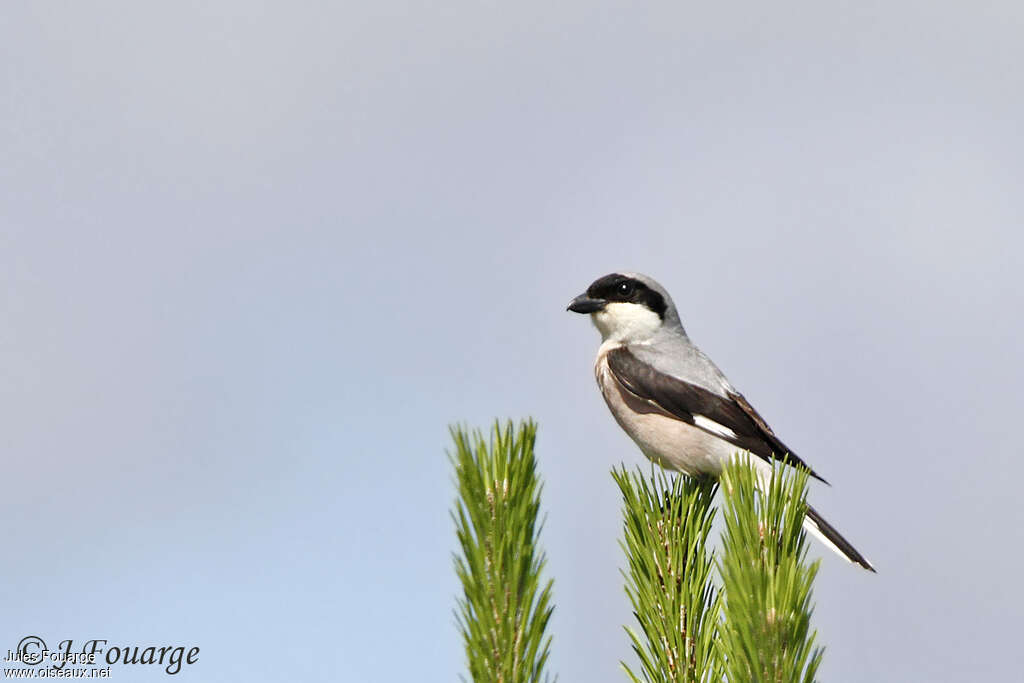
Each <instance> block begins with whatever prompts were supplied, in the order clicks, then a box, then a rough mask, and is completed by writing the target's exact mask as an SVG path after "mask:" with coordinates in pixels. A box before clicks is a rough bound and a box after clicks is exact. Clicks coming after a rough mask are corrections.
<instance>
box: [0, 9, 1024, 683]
mask: <svg viewBox="0 0 1024 683" xmlns="http://www.w3.org/2000/svg"><path fill="white" fill-rule="evenodd" d="M3 15H4V16H3V19H2V22H0V122H2V129H0V152H2V161H0V316H2V318H0V320H2V325H0V415H2V429H0V448H2V455H3V475H2V480H3V485H2V492H3V493H2V498H0V515H2V528H0V532H2V534H3V539H4V540H3V548H4V552H3V555H4V559H3V561H2V566H3V572H2V576H3V580H2V582H0V599H2V604H3V618H2V623H0V650H2V651H6V650H7V649H8V648H13V647H14V645H15V644H16V643H17V641H18V640H19V639H20V638H21V637H22V636H23V635H26V634H29V633H33V634H37V635H40V636H42V637H43V638H45V639H47V640H48V641H50V643H51V645H52V644H54V643H55V642H56V641H58V640H60V639H63V638H74V639H76V641H83V640H86V639H89V638H106V639H109V640H110V641H111V644H112V645H113V644H138V645H143V646H145V645H147V644H157V645H162V644H184V645H199V646H200V647H201V655H200V661H199V663H198V664H196V665H194V666H193V667H192V668H190V669H188V670H186V671H185V672H183V673H182V674H179V676H181V678H182V679H183V680H186V679H187V680H196V681H199V680H202V681H228V680H246V681H277V680H281V679H289V680H318V681H319V680H322V681H337V680H344V681H357V682H361V681H412V680H417V681H418V680H427V681H450V680H454V679H455V677H456V674H457V673H458V672H459V671H460V670H461V667H462V652H461V649H460V643H459V640H458V637H457V634H456V630H455V627H454V624H453V618H452V614H451V609H452V607H453V604H454V596H455V595H456V592H457V586H456V583H455V581H454V577H453V573H452V571H451V567H450V562H451V559H450V552H451V550H452V549H453V538H452V533H451V528H450V527H451V525H450V521H449V518H448V513H447V509H448V506H449V504H450V502H451V498H452V488H451V484H450V479H449V472H448V463H447V461H446V459H445V456H444V449H445V447H446V445H447V432H446V425H447V424H448V423H450V422H453V421H465V422H467V423H469V424H474V425H484V424H486V423H487V422H488V421H489V420H490V419H491V418H492V417H494V416H526V415H533V416H535V417H536V418H537V419H538V420H539V422H540V440H539V455H540V460H541V467H542V471H543V475H544V477H545V479H546V482H547V485H546V489H545V493H546V498H545V507H546V509H547V511H548V520H547V526H546V528H545V532H544V541H545V545H546V547H547V549H548V553H549V556H550V565H549V567H550V574H551V576H553V577H554V579H555V581H556V588H555V590H556V594H555V595H556V602H557V611H556V613H555V618H554V621H553V624H552V630H553V633H554V635H555V642H554V655H553V660H552V664H553V670H554V671H557V672H558V673H559V674H560V675H561V680H563V681H621V680H624V678H623V676H622V674H621V673H620V672H619V671H618V670H617V669H618V664H617V662H618V660H619V659H620V658H629V657H630V656H631V655H630V653H629V650H628V646H627V640H626V637H625V635H624V634H623V633H622V630H621V624H623V623H628V622H630V619H631V617H630V615H629V611H628V607H627V602H626V599H625V596H624V594H623V592H622V589H621V577H620V576H619V573H618V572H619V567H620V566H621V564H622V560H621V557H620V551H619V548H618V546H617V538H618V535H619V517H618V516H619V502H618V499H617V496H616V492H615V488H614V485H613V483H612V481H611V479H610V477H609V476H608V470H609V468H610V467H611V466H612V465H614V464H616V463H619V462H622V461H625V462H627V463H640V462H643V461H642V459H641V456H640V454H639V453H638V452H637V451H636V449H635V448H634V447H633V446H632V444H631V443H630V442H629V441H628V439H627V438H626V437H625V436H624V435H622V434H621V433H620V432H619V430H618V428H617V427H616V426H615V424H614V423H613V421H612V420H611V419H610V418H609V416H608V415H607V413H606V410H605V408H604V406H603V404H602V401H601V399H600V397H599V395H598V392H597V390H596V388H595V386H594V382H593V379H592V376H591V359H592V356H593V353H594V351H595V350H596V347H597V342H598V339H597V333H596V332H595V331H594V330H593V329H591V327H590V325H589V324H588V323H587V321H586V320H584V319H582V318H580V317H577V316H572V315H570V314H567V313H565V312H564V307H565V304H566V302H567V301H568V299H569V298H570V297H571V296H573V295H575V294H577V293H578V292H579V291H581V290H582V289H583V288H584V287H585V286H586V285H587V284H588V283H589V282H590V281H591V280H592V279H594V278H595V277H597V276H599V275H602V274H604V273H606V272H609V271H611V270H615V269H621V268H630V269H636V270H642V271H644V272H648V273H650V274H652V275H654V276H655V277H657V278H658V279H660V280H661V281H662V282H663V283H664V284H665V285H666V286H667V287H668V288H669V290H670V291H671V292H673V294H674V295H675V298H676V301H677V303H678V306H679V309H680V311H681V314H682V316H683V319H684V321H685V322H686V324H687V327H688V329H689V331H690V333H691V335H692V336H693V337H694V338H695V340H696V341H697V342H698V343H699V344H701V345H702V346H703V347H704V348H705V350H707V351H708V352H709V353H710V354H711V355H712V357H714V358H715V359H716V361H717V362H718V364H719V365H720V366H721V367H722V368H723V369H724V370H725V372H726V373H727V374H729V376H730V378H731V379H732V380H733V382H734V383H735V384H736V385H737V386H738V387H739V388H740V389H741V390H742V391H743V392H744V393H745V394H746V395H747V396H748V398H750V399H751V400H752V402H753V403H754V404H755V405H756V406H757V407H758V408H759V409H760V411H761V412H762V413H763V414H764V415H765V416H766V417H767V419H768V420H769V421H770V422H771V423H772V424H773V426H774V427H775V428H776V431H778V432H779V433H780V434H781V435H782V437H783V438H784V439H785V440H786V442H787V443H789V444H791V445H793V447H794V448H795V449H796V450H797V451H798V452H799V453H801V454H802V455H803V456H804V457H805V458H807V459H808V460H809V461H810V462H811V463H812V464H813V465H814V466H815V467H816V468H817V469H818V470H819V471H820V472H821V473H822V474H823V475H824V476H825V477H827V478H828V479H830V480H831V481H832V482H833V483H834V485H835V486H834V488H833V489H824V488H818V489H816V490H815V491H814V493H813V498H814V501H815V504H816V505H817V506H818V507H819V508H820V509H821V510H822V511H823V512H825V513H826V514H827V516H828V517H829V518H830V519H832V520H833V521H834V522H835V523H836V525H837V526H839V527H840V528H841V529H842V530H843V531H844V532H846V533H847V534H848V536H849V537H850V538H851V539H852V540H853V541H854V542H855V543H856V544H857V545H858V546H859V547H860V548H862V549H863V551H864V552H865V553H866V554H867V555H868V557H870V558H871V559H872V560H873V561H874V562H875V563H876V564H877V566H878V568H879V574H878V575H877V576H874V575H869V574H868V573H866V572H862V571H860V570H857V569H855V568H852V567H850V566H848V565H846V564H844V563H843V562H842V561H841V560H838V559H836V558H834V557H832V556H826V557H825V558H824V562H823V566H822V571H821V574H820V578H819V581H818V584H817V592H816V597H817V613H816V618H817V625H818V628H819V630H820V633H821V637H822V639H823V641H824V642H825V643H826V644H827V645H828V651H827V654H826V659H825V664H824V668H823V670H822V679H823V680H827V681H876V680H891V681H910V680H928V681H966V680H993V681H994V680H1011V679H1013V678H1014V677H1015V676H1017V675H1019V666H1018V665H1019V661H1020V646H1019V643H1018V640H1019V637H1020V623H1021V618H1022V613H1024V597H1022V593H1021V588H1020V575H1021V571H1022V569H1024V567H1022V552H1021V549H1020V545H1021V538H1022V532H1021V524H1022V522H1024V513H1022V511H1021V506H1020V505H1019V503H1018V502H1017V498H1018V495H1019V494H1018V483H1017V482H1018V481H1019V479H1020V477H1021V474H1022V472H1024V465H1022V464H1021V460H1020V457H1019V456H1020V451H1021V449H1020V446H1019V442H1018V438H1019V437H1018V435H1017V431H1018V430H1017V425H1018V421H1019V419H1020V418H1019V415H1018V411H1019V409H1020V407H1021V404H1022V396H1021V390H1020V387H1021V385H1022V383H1024V372H1022V367H1024V365H1022V362H1021V351H1020V342H1019V340H1018V336H1019V335H1020V333H1021V329H1022V324H1021V310H1022V305H1024V300H1022V299H1024V297H1022V288H1021V285H1020V281H1019V274H1018V272H1017V270H1018V269H1019V267H1020V264H1021V261H1022V260H1021V248H1022V247H1024V239H1022V237H1021V222H1022V218H1024V193H1022V191H1021V185H1022V179H1024V133H1022V131H1024V126H1022V125H1021V121H1022V120H1024V88H1022V85H1024V83H1022V76H1021V64H1022V63H1024V40H1022V37H1024V10H1022V9H1021V5H1020V4H1019V3H1009V2H979V3H969V4H968V3H941V2H940V3H936V2H896V3H894V2H861V3H834V2H826V3H821V2H797V3H792V2H789V3H768V4H765V3H737V2H724V3H715V4H714V5H713V6H710V5H708V4H707V3H704V4H696V3H678V2H673V3H647V4H644V3H639V4H638V3H636V2H597V3H595V2H566V3H549V2H543V3H542V2H530V1H527V2H516V3H495V2H466V1H464V0H456V1H455V2H449V3H440V4H438V3H417V2H394V1H383V2H372V3H370V2H366V3H358V4H356V3H329V2H307V3H273V2H256V1H253V0H248V1H247V2H218V3H210V2H198V1H184V2H175V3H159V4H158V3H137V2H127V1H121V2H90V3H74V2H65V3H60V2H43V1H39V2H32V3H8V4H7V6H5V8H4V10H3ZM814 553H815V555H820V554H822V549H821V548H820V547H819V546H815V548H814ZM113 679H114V680H123V681H127V680H132V681H134V680H154V681H155V680H165V675H164V674H163V673H161V672H160V671H159V670H157V668H156V667H154V668H153V669H150V670H145V671H139V670H124V669H123V668H122V669H117V668H115V670H114V672H113Z"/></svg>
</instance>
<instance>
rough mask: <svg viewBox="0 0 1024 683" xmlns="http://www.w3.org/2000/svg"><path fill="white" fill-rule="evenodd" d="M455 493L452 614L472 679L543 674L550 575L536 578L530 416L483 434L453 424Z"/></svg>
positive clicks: (540, 559) (539, 561)
mask: <svg viewBox="0 0 1024 683" xmlns="http://www.w3.org/2000/svg"><path fill="white" fill-rule="evenodd" d="M451 434H452V439H453V440H454V442H455V453H454V454H449V458H450V460H451V462H452V465H453V466H454V468H455V483H456V487H457V491H458V498H457V499H456V501H455V505H454V507H453V509H452V519H453V520H454V522H455V530H456V534H457V536H458V539H459V546H460V548H461V554H458V553H456V554H455V555H454V558H453V559H454V562H455V571H456V573H457V574H458V576H459V579H460V580H461V582H462V588H463V597H462V598H461V599H460V600H459V601H458V609H457V611H456V620H457V622H458V625H459V630H460V631H461V633H462V639H463V643H464V645H465V648H466V657H467V660H468V666H469V673H470V676H471V678H472V680H473V681H474V683H521V682H523V683H525V682H530V683H533V682H537V681H548V680H550V679H549V676H548V675H547V673H546V672H545V665H546V664H547V660H548V656H549V653H550V647H551V637H550V636H545V629H546V628H547V625H548V621H549V620H550V618H551V613H552V612H553V611H554V606H553V605H552V603H551V590H552V581H551V580H548V581H543V580H542V578H541V573H542V570H543V569H544V564H545V557H544V553H543V552H542V551H541V550H540V549H539V542H538V540H539V539H538V537H539V534H540V525H539V524H538V513H539V511H540V492H541V483H540V479H539V478H538V476H537V471H536V464H537V463H536V457H535V456H534V451H533V448H534V442H535V439H536V434H537V426H536V424H534V423H533V422H532V421H526V422H524V423H522V424H520V425H519V427H518V429H515V428H514V427H513V424H512V423H511V422H507V423H506V424H505V425H504V427H502V426H501V425H500V424H498V423H497V422H495V424H494V426H493V428H492V429H491V433H490V438H489V440H485V439H484V437H483V435H482V434H481V433H480V432H478V431H477V432H474V433H472V434H469V433H468V432H467V431H466V430H465V429H462V428H460V427H452V428H451Z"/></svg>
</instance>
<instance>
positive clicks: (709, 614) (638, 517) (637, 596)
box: [612, 468, 722, 683]
mask: <svg viewBox="0 0 1024 683" xmlns="http://www.w3.org/2000/svg"><path fill="white" fill-rule="evenodd" d="M612 476H613V477H614V478H615V481H616V482H617V483H618V485H619V488H620V489H621V491H622V498H623V513H624V522H623V530H624V534H625V537H624V540H623V541H622V542H621V544H622V548H623V550H624V551H625V552H626V555H627V557H628V559H629V571H628V573H627V572H623V575H624V576H625V579H626V593H627V595H628V596H629V600H630V602H631V603H632V605H633V614H634V616H635V617H636V620H637V622H638V623H639V626H640V632H639V633H638V632H637V631H635V630H634V629H632V628H629V627H626V632H627V633H628V634H629V638H630V640H631V641H632V645H633V651H634V652H636V654H637V656H638V657H639V658H640V665H641V668H640V672H639V675H638V674H637V673H635V672H634V671H633V670H632V669H630V668H629V666H628V665H627V664H626V663H625V662H623V663H622V667H623V669H624V670H625V672H626V674H627V675H628V676H629V678H630V679H631V680H632V681H634V683H639V682H640V681H647V682H649V683H655V682H657V683H661V682H669V681H671V682H673V683H675V682H683V681H685V682H687V683H689V682H694V683H696V682H698V681H720V680H721V679H722V674H721V672H720V670H719V663H718V660H717V657H716V656H715V654H716V653H715V651H714V640H715V635H716V632H717V626H718V618H719V609H720V606H719V600H718V597H717V596H716V592H715V590H714V586H713V585H712V578H711V575H712V569H713V566H714V559H713V556H712V553H711V551H710V550H709V548H708V534H709V533H710V532H711V523H712V520H713V518H714V514H715V510H714V508H713V507H712V505H711V501H712V498H713V497H714V495H715V489H716V488H717V487H716V485H715V484H714V483H713V482H711V481H708V480H695V479H691V478H689V477H685V476H675V477H668V476H667V475H666V474H665V472H664V471H662V470H659V471H657V472H654V473H652V475H651V476H650V477H649V478H648V477H646V476H644V475H643V474H642V473H639V472H627V471H626V470H625V469H624V468H623V469H616V470H613V471H612Z"/></svg>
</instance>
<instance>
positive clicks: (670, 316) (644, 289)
mask: <svg viewBox="0 0 1024 683" xmlns="http://www.w3.org/2000/svg"><path fill="white" fill-rule="evenodd" d="M566 310H569V311H573V312H574V313H589V314H590V318H591V320H593V321H594V326H595V327H597V329H598V330H599V331H600V332H601V338H602V339H603V340H604V341H608V340H612V341H618V342H623V343H635V342H644V341H647V340H649V339H650V338H652V337H653V336H654V335H655V334H656V333H658V332H659V331H660V330H662V329H663V328H665V327H671V328H678V329H679V331H680V332H681V331H682V326H681V325H680V323H679V316H678V314H677V313H676V307H675V305H674V304H673V303H672V297H670V296H669V295H668V292H666V291H665V288H664V287H662V286H661V285H659V284H658V283H657V282H655V281H654V280H653V279H652V278H649V277H647V276H646V275H640V274H638V273H611V274H610V275H605V276H604V277H601V278H598V279H597V280H594V282H593V283H592V284H591V285H590V286H589V287H587V291H586V292H584V293H583V294H580V295H579V296H578V297H576V298H575V299H573V300H572V301H571V302H570V303H569V306H568V308H567V309H566Z"/></svg>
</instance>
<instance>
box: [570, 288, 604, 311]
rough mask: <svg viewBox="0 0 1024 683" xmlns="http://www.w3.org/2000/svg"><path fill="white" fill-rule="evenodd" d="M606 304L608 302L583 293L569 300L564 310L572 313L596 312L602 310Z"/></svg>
mask: <svg viewBox="0 0 1024 683" xmlns="http://www.w3.org/2000/svg"><path fill="white" fill-rule="evenodd" d="M607 305H608V302H607V301H605V300H604V299H591V298H590V297H589V296H587V295H586V294H585V293H584V294H580V295H579V296H578V297H576V298H575V299H573V300H572V301H570V302H569V305H568V306H567V307H566V309H565V310H567V311H572V312H573V313H597V312H598V311H600V310H604V307H605V306H607Z"/></svg>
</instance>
